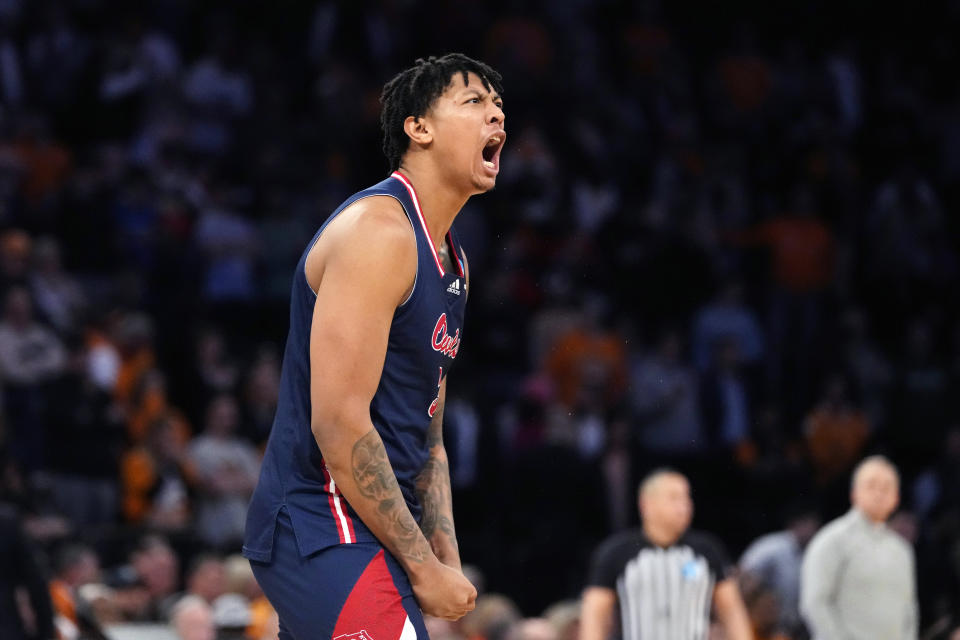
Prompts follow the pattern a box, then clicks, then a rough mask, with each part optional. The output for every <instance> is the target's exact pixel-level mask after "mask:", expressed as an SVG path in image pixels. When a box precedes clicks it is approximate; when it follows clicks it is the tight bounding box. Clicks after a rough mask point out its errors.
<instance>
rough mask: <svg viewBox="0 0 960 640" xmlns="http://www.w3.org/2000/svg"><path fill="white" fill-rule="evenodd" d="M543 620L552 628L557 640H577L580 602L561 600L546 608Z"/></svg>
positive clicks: (578, 635)
mask: <svg viewBox="0 0 960 640" xmlns="http://www.w3.org/2000/svg"><path fill="white" fill-rule="evenodd" d="M543 618H544V619H545V620H546V621H547V622H549V623H550V624H551V626H553V630H554V631H555V632H556V634H557V640H577V639H578V638H579V637H580V601H579V600H563V601H561V602H557V603H556V604H552V605H550V606H549V607H547V610H546V611H544V612H543Z"/></svg>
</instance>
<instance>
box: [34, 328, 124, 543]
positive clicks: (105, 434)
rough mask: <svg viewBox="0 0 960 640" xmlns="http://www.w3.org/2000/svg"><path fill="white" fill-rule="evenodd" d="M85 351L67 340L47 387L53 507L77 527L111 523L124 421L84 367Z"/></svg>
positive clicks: (74, 342) (117, 502)
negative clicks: (61, 367)
mask: <svg viewBox="0 0 960 640" xmlns="http://www.w3.org/2000/svg"><path fill="white" fill-rule="evenodd" d="M88 356H89V351H88V349H87V348H86V347H85V346H84V345H83V344H82V342H80V341H79V340H76V341H73V342H72V343H71V344H70V352H69V359H68V362H67V368H66V371H65V372H64V373H63V375H61V376H59V377H58V378H57V379H56V380H55V381H54V382H52V383H51V384H50V386H49V393H50V397H52V398H56V401H55V402H50V403H49V404H48V406H47V412H46V414H47V420H48V425H49V427H50V436H51V440H52V441H53V442H56V443H57V445H56V446H55V447H51V448H50V451H49V456H48V469H49V470H50V472H51V479H52V483H53V497H54V501H55V503H56V506H57V509H58V510H59V511H60V513H62V514H63V515H64V516H66V517H67V518H69V519H70V520H71V522H72V523H73V524H74V525H75V526H78V527H84V526H89V525H102V524H108V523H113V522H114V521H115V520H116V517H117V512H118V509H117V507H118V504H119V500H118V486H117V478H118V465H117V463H118V460H119V459H120V452H121V450H122V443H123V439H124V427H123V421H122V419H121V416H120V411H119V407H117V406H116V403H115V402H114V400H113V398H112V396H111V395H110V393H108V392H107V391H105V390H103V389H102V388H100V387H99V386H98V385H97V384H96V382H95V381H94V380H93V378H92V376H91V371H90V368H89V367H88V366H87V363H88Z"/></svg>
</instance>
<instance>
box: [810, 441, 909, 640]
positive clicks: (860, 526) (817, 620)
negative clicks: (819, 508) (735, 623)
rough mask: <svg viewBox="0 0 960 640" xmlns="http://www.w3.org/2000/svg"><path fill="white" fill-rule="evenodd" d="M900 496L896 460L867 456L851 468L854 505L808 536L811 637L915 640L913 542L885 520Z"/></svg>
mask: <svg viewBox="0 0 960 640" xmlns="http://www.w3.org/2000/svg"><path fill="white" fill-rule="evenodd" d="M899 500H900V480H899V477H898V475H897V470H896V467H894V466H893V464H892V463H891V462H890V461H889V460H887V459H886V458H884V457H882V456H872V457H869V458H867V459H865V460H863V461H862V462H861V463H860V464H859V466H857V468H856V470H855V471H854V474H853V486H852V488H851V492H850V501H851V502H852V503H853V508H852V509H850V511H849V512H848V513H847V514H846V515H845V516H842V517H840V518H837V519H836V520H834V521H833V522H830V523H829V524H827V525H826V526H825V527H824V528H823V529H821V530H820V532H819V533H817V535H816V536H814V538H813V540H812V541H811V542H810V544H809V546H808V547H807V551H806V553H805V554H804V557H803V569H802V575H801V583H800V610H801V613H802V614H803V616H804V618H805V619H806V621H807V625H808V626H809V627H810V631H811V633H812V635H813V638H814V639H815V640H888V639H889V640H916V638H917V625H918V620H917V585H916V577H915V572H914V558H913V549H912V548H911V547H910V546H909V545H908V544H907V542H906V541H905V540H903V539H902V538H901V537H900V536H899V535H897V534H896V533H894V532H893V531H891V530H890V528H889V527H887V525H886V522H887V518H889V517H890V514H892V513H893V511H894V510H895V509H896V508H897V503H898V502H899Z"/></svg>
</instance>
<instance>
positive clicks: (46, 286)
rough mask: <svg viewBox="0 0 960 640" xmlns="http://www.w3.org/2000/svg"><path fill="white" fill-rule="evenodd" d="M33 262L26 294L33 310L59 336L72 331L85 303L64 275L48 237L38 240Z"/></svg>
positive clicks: (80, 291) (73, 282) (73, 281)
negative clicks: (30, 299) (51, 326)
mask: <svg viewBox="0 0 960 640" xmlns="http://www.w3.org/2000/svg"><path fill="white" fill-rule="evenodd" d="M33 259H34V263H35V271H34V273H33V275H32V276H31V278H30V290H31V292H32V293H33V298H34V300H35V301H36V303H37V310H38V311H39V312H40V315H42V316H43V317H44V318H45V319H46V320H47V321H48V322H49V323H50V324H51V325H53V326H54V327H56V329H57V330H58V331H60V332H61V333H67V332H72V331H75V330H76V329H77V328H78V326H77V321H78V320H79V317H80V314H81V313H82V312H83V311H84V309H85V308H86V305H87V300H86V296H85V294H84V292H83V289H81V288H80V284H79V283H78V282H77V280H76V279H75V278H73V277H72V276H71V275H70V274H68V273H67V272H66V271H64V269H63V264H62V262H61V260H60V246H59V245H58V244H57V241H56V240H55V239H53V238H50V237H46V238H40V239H38V240H37V242H36V244H35V245H34V249H33Z"/></svg>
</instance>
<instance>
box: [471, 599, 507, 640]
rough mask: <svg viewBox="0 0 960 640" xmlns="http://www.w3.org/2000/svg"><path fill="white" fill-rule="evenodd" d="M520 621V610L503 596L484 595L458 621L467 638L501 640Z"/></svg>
mask: <svg viewBox="0 0 960 640" xmlns="http://www.w3.org/2000/svg"><path fill="white" fill-rule="evenodd" d="M519 621H520V610H519V609H517V605H515V604H514V603H513V601H512V600H511V599H510V598H508V597H507V596H505V595H502V594H499V593H485V594H482V595H480V596H478V597H477V606H476V607H475V608H474V609H473V611H471V612H470V613H468V614H467V615H465V616H464V617H463V618H462V619H461V620H460V629H461V630H462V632H463V635H464V636H466V637H467V638H485V640H503V638H504V636H505V634H506V632H507V630H508V629H510V628H511V627H512V626H513V625H514V624H515V623H517V622H519Z"/></svg>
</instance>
